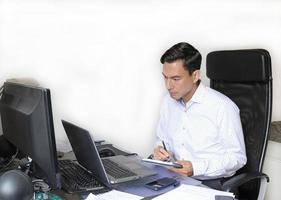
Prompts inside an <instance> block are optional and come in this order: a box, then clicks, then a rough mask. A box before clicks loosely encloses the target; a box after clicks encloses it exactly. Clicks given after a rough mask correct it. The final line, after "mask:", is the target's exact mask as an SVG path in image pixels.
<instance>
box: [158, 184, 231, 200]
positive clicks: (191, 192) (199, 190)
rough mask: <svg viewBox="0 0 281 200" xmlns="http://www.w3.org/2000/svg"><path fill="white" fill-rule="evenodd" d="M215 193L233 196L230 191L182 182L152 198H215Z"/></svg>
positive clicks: (199, 199) (212, 199) (198, 199)
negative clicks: (176, 186)
mask: <svg viewBox="0 0 281 200" xmlns="http://www.w3.org/2000/svg"><path fill="white" fill-rule="evenodd" d="M215 195H224V196H230V197H234V195H233V194H232V193H230V192H222V191H219V190H214V189H209V188H204V187H199V186H193V185H184V184H182V185H181V186H179V187H178V188H176V189H174V190H172V191H169V192H167V193H165V194H162V195H160V196H158V197H156V198H154V199H153V200H175V199H192V200H215Z"/></svg>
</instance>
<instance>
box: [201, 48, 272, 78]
mask: <svg viewBox="0 0 281 200" xmlns="http://www.w3.org/2000/svg"><path fill="white" fill-rule="evenodd" d="M206 65H207V76H208V77H209V78H210V79H212V80H222V81H230V82H260V81H262V82H268V81H269V80H271V79H272V77H271V59H270V55H269V53H268V51H266V50H264V49H245V50H230V51H214V52H211V53H209V54H208V55H207V63H206Z"/></svg>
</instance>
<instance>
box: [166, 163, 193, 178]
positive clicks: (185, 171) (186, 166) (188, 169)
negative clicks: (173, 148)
mask: <svg viewBox="0 0 281 200" xmlns="http://www.w3.org/2000/svg"><path fill="white" fill-rule="evenodd" d="M176 163H179V164H181V165H182V168H171V169H170V170H171V171H173V172H176V173H178V174H182V175H185V176H192V175H193V167H192V163H191V162H190V161H186V160H178V161H177V162H176Z"/></svg>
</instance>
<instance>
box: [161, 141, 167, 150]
mask: <svg viewBox="0 0 281 200" xmlns="http://www.w3.org/2000/svg"><path fill="white" fill-rule="evenodd" d="M162 144H163V148H164V150H165V151H167V148H166V145H165V142H164V141H163V140H162ZM167 152H168V151H167Z"/></svg>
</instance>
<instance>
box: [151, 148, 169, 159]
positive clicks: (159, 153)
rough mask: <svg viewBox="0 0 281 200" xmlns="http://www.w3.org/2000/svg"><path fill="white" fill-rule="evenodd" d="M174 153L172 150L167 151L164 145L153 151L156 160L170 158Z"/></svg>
mask: <svg viewBox="0 0 281 200" xmlns="http://www.w3.org/2000/svg"><path fill="white" fill-rule="evenodd" d="M172 156H173V153H172V152H167V151H166V150H165V149H164V148H163V147H162V146H158V147H156V148H155V149H154V153H153V159H155V160H162V161H165V160H169V159H170V158H172Z"/></svg>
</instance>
